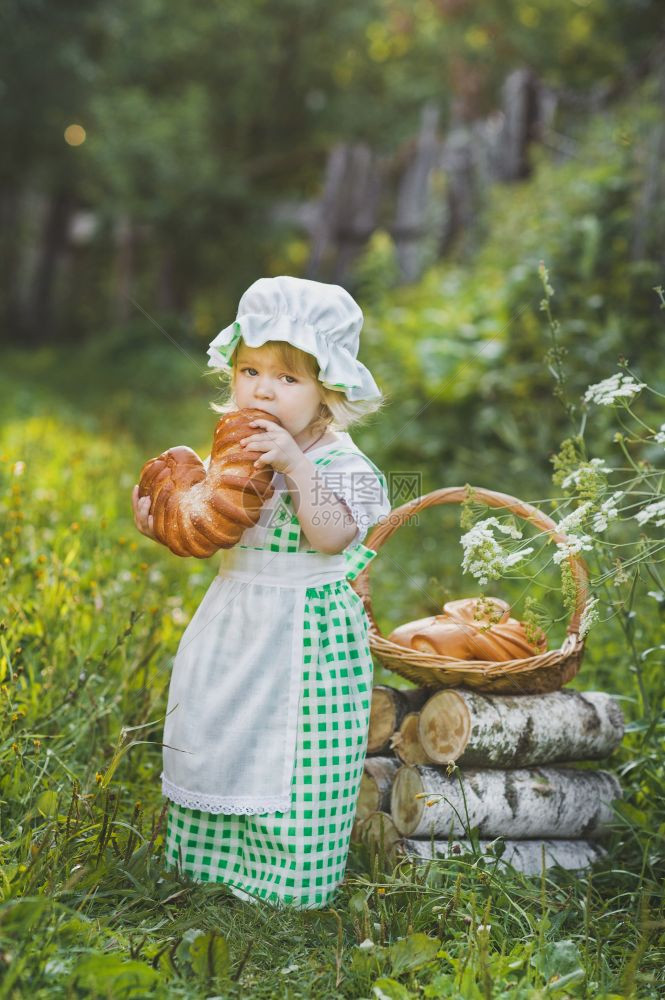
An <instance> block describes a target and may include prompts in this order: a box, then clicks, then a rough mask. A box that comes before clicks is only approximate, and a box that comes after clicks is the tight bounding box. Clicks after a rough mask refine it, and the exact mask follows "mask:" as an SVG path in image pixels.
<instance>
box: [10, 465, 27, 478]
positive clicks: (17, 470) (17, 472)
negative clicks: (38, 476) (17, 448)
mask: <svg viewBox="0 0 665 1000" xmlns="http://www.w3.org/2000/svg"><path fill="white" fill-rule="evenodd" d="M24 472H25V462H14V464H13V465H12V476H22V475H23V473H24Z"/></svg>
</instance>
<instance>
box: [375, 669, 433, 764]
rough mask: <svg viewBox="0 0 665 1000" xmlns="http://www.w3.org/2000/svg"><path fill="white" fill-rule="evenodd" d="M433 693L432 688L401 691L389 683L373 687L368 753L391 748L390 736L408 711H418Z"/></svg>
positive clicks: (379, 753)
mask: <svg viewBox="0 0 665 1000" xmlns="http://www.w3.org/2000/svg"><path fill="white" fill-rule="evenodd" d="M431 694H432V689H431V688H406V690H404V691H400V690H398V689H397V688H394V687H389V686H388V685H387V684H376V685H375V686H374V687H373V688H372V707H371V710H370V716H369V733H368V736H367V753H368V754H378V755H381V754H385V753H387V752H389V750H390V738H391V736H392V735H393V733H394V732H395V730H396V729H399V727H400V723H401V721H402V719H403V718H404V716H405V715H406V714H407V712H417V711H418V709H419V708H420V707H421V706H422V705H424V704H425V702H426V701H427V699H428V698H429V696H430V695H431Z"/></svg>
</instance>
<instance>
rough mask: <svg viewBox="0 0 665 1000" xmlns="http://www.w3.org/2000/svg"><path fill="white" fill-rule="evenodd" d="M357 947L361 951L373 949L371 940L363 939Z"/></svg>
mask: <svg viewBox="0 0 665 1000" xmlns="http://www.w3.org/2000/svg"><path fill="white" fill-rule="evenodd" d="M358 947H359V948H361V949H362V950H363V951H371V950H372V948H374V942H373V941H372V939H371V938H365V940H364V941H361V942H360V944H359V945H358Z"/></svg>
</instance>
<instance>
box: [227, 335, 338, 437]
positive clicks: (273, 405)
mask: <svg viewBox="0 0 665 1000" xmlns="http://www.w3.org/2000/svg"><path fill="white" fill-rule="evenodd" d="M234 365H235V367H236V377H235V398H236V402H237V404H238V407H239V408H240V409H243V408H244V407H258V409H260V410H265V411H266V413H270V414H272V416H274V417H277V418H278V419H279V420H280V421H281V423H282V424H283V425H284V427H285V428H286V430H287V431H288V432H289V434H291V436H292V437H293V438H295V439H296V440H297V439H298V435H299V434H302V432H303V431H304V430H306V428H307V427H308V426H309V424H310V423H311V422H312V420H313V419H314V417H315V416H316V415H317V412H318V409H319V406H320V404H321V395H320V393H319V388H318V383H317V381H316V379H314V378H312V377H311V376H309V375H303V374H297V373H296V372H292V371H289V370H288V369H286V368H285V367H284V365H283V364H282V363H281V362H279V360H278V358H277V355H276V354H275V353H274V352H273V351H272V349H271V348H266V347H247V346H246V345H245V344H241V345H240V347H239V348H238V351H237V352H236V357H235V360H234Z"/></svg>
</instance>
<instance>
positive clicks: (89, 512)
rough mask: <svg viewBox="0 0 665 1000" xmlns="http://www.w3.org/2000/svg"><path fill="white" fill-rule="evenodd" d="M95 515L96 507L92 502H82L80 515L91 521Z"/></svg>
mask: <svg viewBox="0 0 665 1000" xmlns="http://www.w3.org/2000/svg"><path fill="white" fill-rule="evenodd" d="M96 516H97V508H96V507H95V505H94V504H92V503H84V504H83V506H82V507H81V517H82V518H83V520H84V521H91V520H92V519H93V518H94V517H96Z"/></svg>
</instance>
